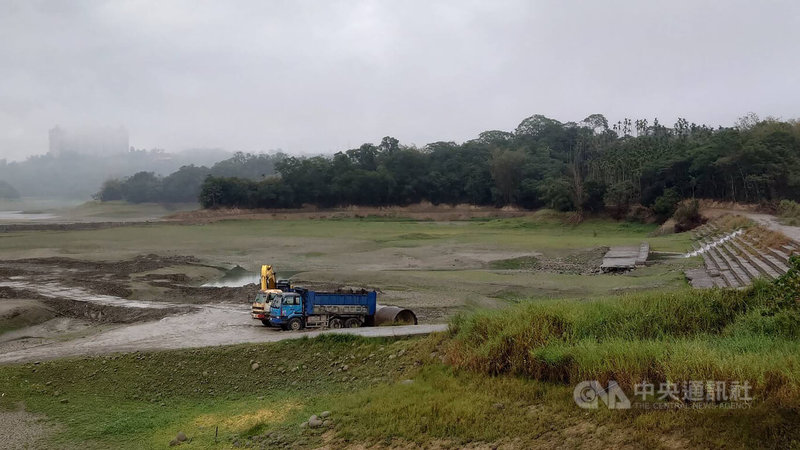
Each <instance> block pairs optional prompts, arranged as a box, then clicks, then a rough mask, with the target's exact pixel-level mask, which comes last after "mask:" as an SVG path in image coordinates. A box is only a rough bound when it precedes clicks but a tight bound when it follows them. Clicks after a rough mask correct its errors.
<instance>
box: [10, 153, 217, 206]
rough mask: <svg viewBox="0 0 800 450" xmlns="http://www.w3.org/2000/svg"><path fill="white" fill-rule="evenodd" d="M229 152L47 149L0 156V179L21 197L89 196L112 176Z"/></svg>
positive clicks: (171, 167)
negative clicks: (103, 153)
mask: <svg viewBox="0 0 800 450" xmlns="http://www.w3.org/2000/svg"><path fill="white" fill-rule="evenodd" d="M231 156H232V154H231V153H229V152H226V151H224V150H221V149H208V150H207V149H198V150H187V151H183V152H178V153H167V152H165V151H163V150H132V151H129V152H125V153H115V154H110V155H106V156H99V155H88V154H81V153H76V152H68V153H61V154H58V155H54V154H52V153H48V154H44V155H36V156H30V157H28V158H27V159H25V160H24V161H19V162H16V161H13V162H7V161H6V160H4V159H0V180H3V181H5V182H6V183H7V184H9V185H11V186H13V187H14V188H15V190H16V191H18V192H19V194H20V195H21V196H23V197H49V198H60V199H89V198H91V196H92V195H93V194H94V193H96V192H97V191H98V190H99V189H100V187H101V186H102V184H103V182H105V181H106V180H108V179H111V178H118V177H128V176H130V175H133V174H134V173H136V172H140V171H148V172H154V173H155V174H160V175H167V174H170V173H172V172H175V171H176V170H178V169H179V168H180V167H181V166H184V165H189V164H195V165H208V166H211V165H213V164H214V163H216V162H218V161H221V160H225V159H227V158H230V157H231Z"/></svg>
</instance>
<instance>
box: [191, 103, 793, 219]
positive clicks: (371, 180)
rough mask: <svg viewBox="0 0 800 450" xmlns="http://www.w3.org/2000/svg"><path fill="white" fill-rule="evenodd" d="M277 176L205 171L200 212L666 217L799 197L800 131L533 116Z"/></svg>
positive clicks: (299, 160) (751, 121) (298, 161)
mask: <svg viewBox="0 0 800 450" xmlns="http://www.w3.org/2000/svg"><path fill="white" fill-rule="evenodd" d="M274 163H275V169H276V171H277V173H278V175H277V176H274V177H267V178H265V179H262V180H254V179H243V178H231V177H225V176H219V175H216V174H212V175H214V176H210V177H208V178H206V179H205V181H204V182H203V184H202V189H201V192H200V203H201V204H202V205H203V206H204V207H206V208H214V207H244V208H292V207H299V206H301V205H303V204H314V205H318V206H322V207H331V206H342V205H373V206H381V205H406V204H411V203H416V202H419V201H423V200H427V201H430V202H432V203H434V204H440V203H445V204H458V203H470V204H476V205H495V206H503V205H518V206H521V207H524V208H540V207H547V208H553V209H557V210H561V211H577V212H579V213H581V214H582V213H584V212H597V211H601V210H607V211H608V212H610V213H611V214H612V215H614V216H616V217H623V216H625V215H626V214H629V213H631V212H633V213H635V212H636V211H637V210H641V209H642V208H645V209H646V210H647V211H645V213H648V212H649V213H652V214H655V215H657V216H662V217H664V216H669V215H671V213H672V212H673V210H674V208H675V207H676V204H677V203H678V202H679V201H680V200H681V199H685V198H695V197H697V198H710V199H719V200H730V201H736V202H751V203H753V202H772V201H777V200H779V199H784V198H786V199H793V200H797V199H798V198H800V123H798V122H797V121H780V120H777V119H772V118H769V119H766V120H760V119H759V118H758V117H757V116H755V115H754V114H750V115H748V116H745V117H743V118H741V119H739V121H738V122H737V124H736V126H734V127H727V128H723V127H719V128H711V127H708V126H705V125H697V124H694V123H689V122H688V121H687V120H685V119H678V120H677V121H676V123H675V124H674V125H672V126H666V125H663V124H661V123H659V121H658V120H653V121H652V122H649V121H648V120H646V119H642V120H629V119H625V120H623V121H620V122H617V123H612V124H609V123H608V121H607V120H606V118H605V117H604V116H603V115H600V114H593V115H591V116H589V117H587V118H586V119H584V120H583V121H581V122H577V123H576V122H567V123H562V122H559V121H557V120H554V119H550V118H547V117H545V116H541V115H534V116H531V117H528V118H527V119H525V120H523V121H522V122H521V123H520V124H519V126H518V127H517V128H516V129H515V130H514V131H513V132H508V131H497V130H493V131H486V132H483V133H480V135H479V136H478V138H477V139H473V140H470V141H467V142H464V143H463V144H457V143H455V142H434V143H431V144H428V145H426V146H424V147H423V148H417V147H413V146H405V145H401V144H400V143H399V142H398V140H397V139H394V138H392V137H385V138H383V140H382V141H381V142H380V143H379V144H377V145H374V144H364V145H362V146H360V147H359V148H355V149H350V150H347V151H343V152H338V153H336V154H334V155H333V156H332V157H328V156H316V157H310V158H304V157H288V156H283V155H276V156H275V161H274Z"/></svg>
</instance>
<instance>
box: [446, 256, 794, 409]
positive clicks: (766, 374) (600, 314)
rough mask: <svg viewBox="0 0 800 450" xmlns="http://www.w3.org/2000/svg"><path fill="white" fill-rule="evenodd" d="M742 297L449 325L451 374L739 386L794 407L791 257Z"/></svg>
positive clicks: (603, 303)
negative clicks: (777, 274)
mask: <svg viewBox="0 0 800 450" xmlns="http://www.w3.org/2000/svg"><path fill="white" fill-rule="evenodd" d="M792 262H793V268H792V270H790V271H789V272H788V273H787V274H786V275H785V276H783V277H782V278H780V279H779V280H777V281H776V282H774V283H766V282H761V283H756V284H755V285H754V286H753V287H751V288H749V289H747V290H724V291H723V290H707V291H680V292H675V293H649V294H637V295H629V296H624V297H617V298H604V299H596V300H590V301H583V302H581V301H574V300H562V301H548V302H537V303H525V304H521V305H518V306H515V307H514V308H513V309H511V310H506V311H483V312H479V313H474V314H470V315H462V316H459V317H457V318H456V319H455V320H454V321H453V324H452V327H451V336H450V338H449V340H448V342H447V344H446V345H447V351H446V353H447V357H448V359H449V361H450V362H451V363H452V364H453V365H454V366H455V367H458V368H464V369H469V370H472V371H476V372H479V373H486V374H514V375H520V376H525V377H530V378H534V379H538V380H546V381H556V382H565V383H568V384H575V383H577V382H580V381H583V380H600V381H602V382H604V383H605V382H607V381H608V380H615V381H617V382H619V383H620V385H622V386H624V387H626V388H628V389H631V388H633V385H634V384H635V383H638V382H641V381H642V380H648V381H650V382H653V383H660V382H667V381H674V380H687V381H688V380H729V381H730V380H748V381H749V382H750V383H751V384H752V385H753V387H754V392H755V393H757V394H758V395H760V397H761V398H762V399H768V400H770V401H774V402H777V404H780V405H784V406H796V405H797V404H798V403H800V371H798V370H797V368H798V366H800V345H798V343H800V342H799V340H800V307H799V306H798V301H799V299H800V258H794V259H793V260H792Z"/></svg>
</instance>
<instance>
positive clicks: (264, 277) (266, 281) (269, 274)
mask: <svg viewBox="0 0 800 450" xmlns="http://www.w3.org/2000/svg"><path fill="white" fill-rule="evenodd" d="M275 288H276V281H275V272H274V271H273V270H272V266H270V265H267V264H264V265H263V266H261V290H262V291H266V290H267V289H275Z"/></svg>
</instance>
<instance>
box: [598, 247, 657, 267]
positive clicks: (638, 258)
mask: <svg viewBox="0 0 800 450" xmlns="http://www.w3.org/2000/svg"><path fill="white" fill-rule="evenodd" d="M649 254H650V244H648V243H647V242H642V244H641V245H638V246H626V247H611V248H610V249H608V252H606V254H605V256H603V264H601V265H600V269H601V270H602V271H603V272H613V271H620V270H631V269H635V268H636V266H643V265H644V264H645V263H646V262H647V256H648V255H649Z"/></svg>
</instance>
